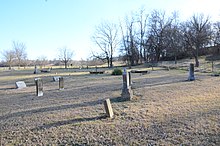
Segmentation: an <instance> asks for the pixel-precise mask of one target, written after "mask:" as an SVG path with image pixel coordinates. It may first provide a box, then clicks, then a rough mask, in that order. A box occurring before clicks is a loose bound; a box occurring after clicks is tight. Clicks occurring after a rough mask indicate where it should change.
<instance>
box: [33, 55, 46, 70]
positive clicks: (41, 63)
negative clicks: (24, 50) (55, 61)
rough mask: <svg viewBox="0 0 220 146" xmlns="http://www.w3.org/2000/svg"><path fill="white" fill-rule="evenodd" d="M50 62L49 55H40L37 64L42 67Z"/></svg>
mask: <svg viewBox="0 0 220 146" xmlns="http://www.w3.org/2000/svg"><path fill="white" fill-rule="evenodd" d="M47 63H48V60H47V57H46V56H40V57H38V59H37V60H36V64H37V65H39V66H40V68H42V67H43V66H44V67H45V65H46V64H47Z"/></svg>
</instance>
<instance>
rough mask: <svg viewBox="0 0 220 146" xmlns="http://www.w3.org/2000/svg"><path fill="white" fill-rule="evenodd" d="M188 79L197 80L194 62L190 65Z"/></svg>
mask: <svg viewBox="0 0 220 146" xmlns="http://www.w3.org/2000/svg"><path fill="white" fill-rule="evenodd" d="M188 80H189V81H194V80H195V77H194V64H193V63H190V66H189V77H188Z"/></svg>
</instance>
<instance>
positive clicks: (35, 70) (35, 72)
mask: <svg viewBox="0 0 220 146" xmlns="http://www.w3.org/2000/svg"><path fill="white" fill-rule="evenodd" d="M34 74H37V66H36V65H35V66H34Z"/></svg>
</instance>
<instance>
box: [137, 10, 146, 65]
mask: <svg viewBox="0 0 220 146" xmlns="http://www.w3.org/2000/svg"><path fill="white" fill-rule="evenodd" d="M144 12H145V10H144V9H143V8H142V9H140V12H139V14H138V18H137V23H138V25H139V26H138V44H139V56H140V61H141V63H142V61H143V60H144V61H145V62H146V54H147V50H146V49H147V48H146V47H144V45H145V41H144V38H145V37H146V30H147V18H148V15H146V14H145V13H144Z"/></svg>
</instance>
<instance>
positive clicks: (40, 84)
mask: <svg viewBox="0 0 220 146" xmlns="http://www.w3.org/2000/svg"><path fill="white" fill-rule="evenodd" d="M35 84H36V94H37V96H43V81H42V79H41V78H36V79H35Z"/></svg>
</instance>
